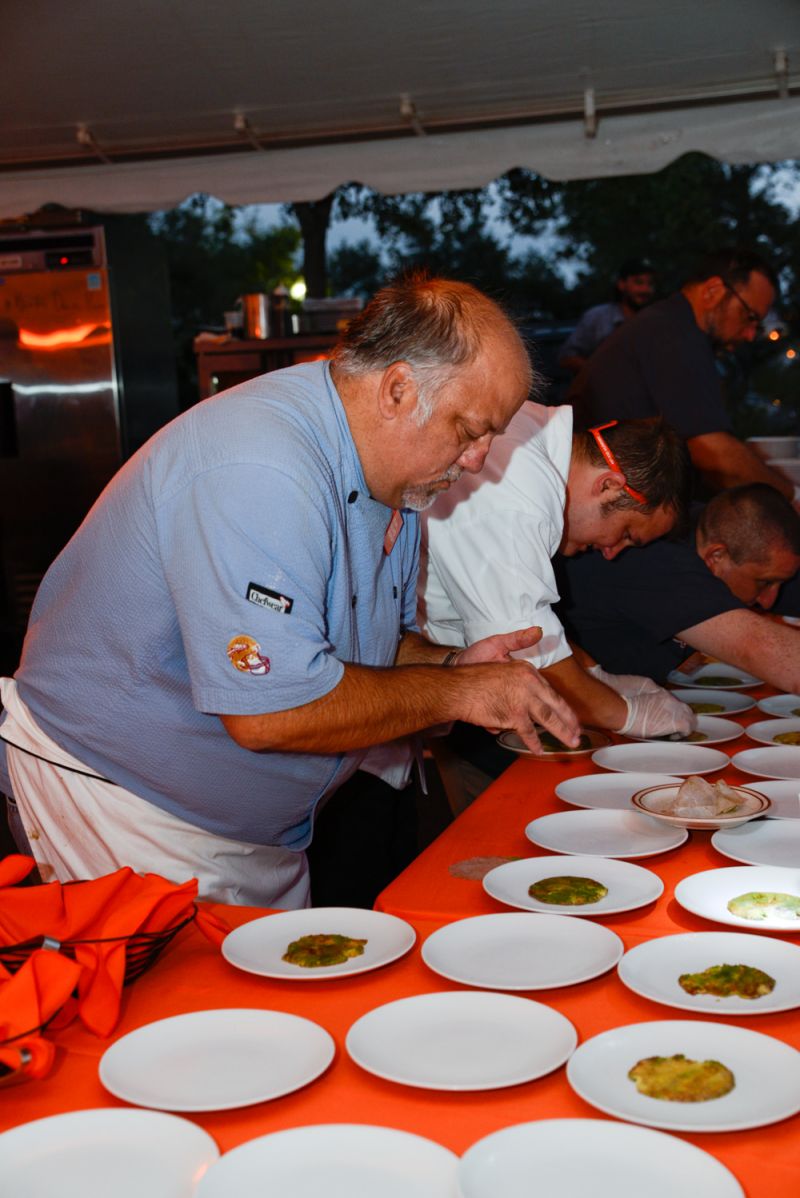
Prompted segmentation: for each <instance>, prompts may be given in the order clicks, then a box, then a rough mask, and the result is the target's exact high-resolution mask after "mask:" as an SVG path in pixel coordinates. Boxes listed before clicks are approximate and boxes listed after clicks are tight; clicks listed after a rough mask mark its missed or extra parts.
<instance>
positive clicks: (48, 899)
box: [0, 857, 229, 1036]
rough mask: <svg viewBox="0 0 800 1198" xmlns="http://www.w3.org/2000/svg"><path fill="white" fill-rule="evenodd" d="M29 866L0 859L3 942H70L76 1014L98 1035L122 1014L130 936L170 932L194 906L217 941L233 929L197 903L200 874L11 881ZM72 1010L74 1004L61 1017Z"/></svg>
mask: <svg viewBox="0 0 800 1198" xmlns="http://www.w3.org/2000/svg"><path fill="white" fill-rule="evenodd" d="M32 864H33V863H32V862H31V866H32ZM26 865H27V859H26V858H24V857H7V858H6V859H5V861H3V862H0V948H2V947H3V946H5V945H11V944H20V943H24V942H26V941H29V940H39V939H40V938H41V937H42V936H47V937H49V938H51V939H52V940H55V941H58V942H62V941H70V942H71V944H72V951H73V952H74V954H75V959H76V961H77V962H78V964H79V965H80V966H82V968H81V970H80V976H79V978H78V1000H77V1012H78V1015H79V1017H80V1019H81V1020H82V1022H83V1023H84V1025H85V1026H86V1027H87V1028H88V1029H89V1031H91V1032H94V1033H95V1035H98V1036H107V1035H109V1034H110V1033H111V1032H112V1031H113V1029H114V1027H115V1025H116V1023H117V1020H118V1018H119V1005H120V993H121V990H122V985H123V982H124V979H125V965H126V952H127V938H128V937H129V936H131V935H133V934H134V933H137V932H156V933H157V932H163V931H167V930H168V929H169V928H172V927H174V926H175V925H176V924H178V923H181V922H182V921H183V920H184V919H186V918H187V917H188V916H190V915H192V914H194V912H195V910H196V912H197V913H196V922H197V925H198V927H199V928H200V930H201V931H202V932H203V933H204V934H205V935H206V936H207V937H208V938H209V939H210V940H211V941H212V942H213V943H215V944H220V943H221V942H222V940H223V938H224V937H225V935H226V934H227V932H228V930H229V929H228V928H227V927H226V926H225V924H224V923H223V921H222V920H220V919H218V918H217V917H216V916H214V915H212V914H211V913H210V912H209V911H205V910H202V909H200V908H197V909H195V905H194V900H195V899H196V898H197V882H196V881H195V880H191V881H189V882H184V883H183V884H182V885H176V884H175V883H174V882H168V881H167V880H166V879H165V878H161V877H159V876H158V875H157V874H145V875H144V876H141V875H139V874H136V873H134V872H133V870H132V869H129V868H127V867H126V868H124V869H119V870H117V871H116V872H115V873H113V874H106V875H105V876H104V877H102V878H96V879H94V880H93V881H89V882H67V883H61V882H50V883H48V884H47V885H43V886H23V887H18V888H17V887H14V886H12V885H11V884H10V883H11V882H12V881H19V880H21V878H22V877H24V876H25V874H26V873H27V872H28V868H26ZM75 941H91V942H92V943H86V944H76V943H75ZM102 941H111V943H102ZM98 942H101V943H98ZM73 1014H74V1011H73V1010H72V1004H71V1003H70V1004H68V1005H67V1009H66V1010H65V1011H64V1012H63V1015H64V1017H65V1018H61V1017H60V1018H59V1023H60V1024H63V1023H64V1022H65V1021H68V1018H71V1017H72V1015H73Z"/></svg>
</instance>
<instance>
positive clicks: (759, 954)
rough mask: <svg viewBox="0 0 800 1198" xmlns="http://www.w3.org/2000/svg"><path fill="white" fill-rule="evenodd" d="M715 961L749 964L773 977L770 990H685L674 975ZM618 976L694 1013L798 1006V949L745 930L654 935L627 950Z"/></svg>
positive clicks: (655, 997)
mask: <svg viewBox="0 0 800 1198" xmlns="http://www.w3.org/2000/svg"><path fill="white" fill-rule="evenodd" d="M713 965H749V966H750V967H751V968H752V969H760V970H762V971H763V972H764V973H767V974H769V976H770V977H771V978H772V979H773V980H774V982H775V987H774V989H773V990H771V991H770V993H769V994H762V995H761V996H760V997H758V998H742V997H740V996H739V995H737V994H731V995H726V996H724V997H721V996H719V995H715V994H689V993H688V992H687V991H686V990H684V988H683V986H681V984H680V982H679V981H678V979H679V978H680V977H681V976H682V974H685V973H703V972H704V971H705V970H706V969H710V968H711V967H712V966H713ZM617 972H618V974H619V977H620V981H622V982H624V983H625V985H626V986H627V987H628V988H629V989H630V990H633V991H634V993H635V994H641V995H642V997H643V998H650V999H652V1000H653V1002H660V1003H664V1005H665V1006H668V1007H677V1008H678V1009H679V1010H681V1011H694V1013H695V1014H696V1015H736V1016H738V1017H741V1016H743V1015H773V1014H775V1012H776V1011H791V1010H793V1009H794V1008H795V1007H798V1006H800V948H798V947H797V945H795V944H787V943H786V941H785V940H775V939H774V938H773V937H771V936H754V935H751V934H749V933H746V932H683V933H681V934H680V935H677V936H658V937H657V938H656V939H654V940H646V941H645V942H644V944H638V945H637V946H636V948H632V949H630V950H629V951H628V952H627V953H626V954H625V956H624V957H623V958H622V960H621V961H620V963H619V965H618V966H617Z"/></svg>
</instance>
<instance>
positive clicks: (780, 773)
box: [606, 745, 800, 778]
mask: <svg viewBox="0 0 800 1198" xmlns="http://www.w3.org/2000/svg"><path fill="white" fill-rule="evenodd" d="M607 751H608V750H606V752H607ZM709 752H710V750H709ZM731 764H732V765H735V766H736V768H737V770H741V771H742V773H743V774H752V775H753V776H754V777H756V778H800V747H798V746H797V745H775V746H774V747H773V748H769V749H742V751H741V753H735V754H734V755H733V757H732V758H731Z"/></svg>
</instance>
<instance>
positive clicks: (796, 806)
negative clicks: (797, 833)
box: [756, 778, 800, 819]
mask: <svg viewBox="0 0 800 1198" xmlns="http://www.w3.org/2000/svg"><path fill="white" fill-rule="evenodd" d="M756 789H757V790H760V791H761V793H762V795H766V796H767V798H768V799H769V801H770V803H771V804H772V806H771V807H770V809H769V811H768V812H767V818H768V819H800V781H798V780H796V779H793V778H787V779H781V780H779V781H777V782H757V783H756Z"/></svg>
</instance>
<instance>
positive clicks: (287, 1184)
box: [197, 1123, 458, 1198]
mask: <svg viewBox="0 0 800 1198" xmlns="http://www.w3.org/2000/svg"><path fill="white" fill-rule="evenodd" d="M457 1164H458V1157H457V1156H456V1155H455V1153H454V1152H450V1150H449V1149H448V1148H443V1147H442V1145H441V1144H434V1142H433V1141H432V1140H426V1139H424V1138H423V1137H422V1136H415V1135H412V1134H411V1133H410V1132H407V1131H396V1130H395V1129H394V1128H392V1127H372V1126H368V1125H366V1124H358V1123H324V1124H316V1125H312V1126H309V1127H292V1128H289V1129H288V1130H286V1131H277V1132H273V1133H272V1134H271V1135H267V1136H259V1137H258V1138H257V1139H255V1140H250V1141H249V1142H248V1143H246V1144H241V1145H240V1146H239V1147H238V1148H234V1149H232V1151H231V1152H226V1153H225V1155H224V1156H223V1157H222V1158H221V1159H220V1160H219V1161H218V1162H217V1164H216V1165H214V1166H213V1168H211V1169H209V1171H208V1173H207V1174H206V1176H205V1177H204V1178H203V1180H202V1181H201V1183H200V1186H199V1188H198V1190H197V1198H265V1196H266V1195H267V1194H272V1195H275V1196H276V1198H277V1196H278V1195H280V1198H321V1195H324V1196H325V1198H410V1195H412V1194H413V1195H414V1198H455V1196H456V1194H457V1190H456V1166H457Z"/></svg>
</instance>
